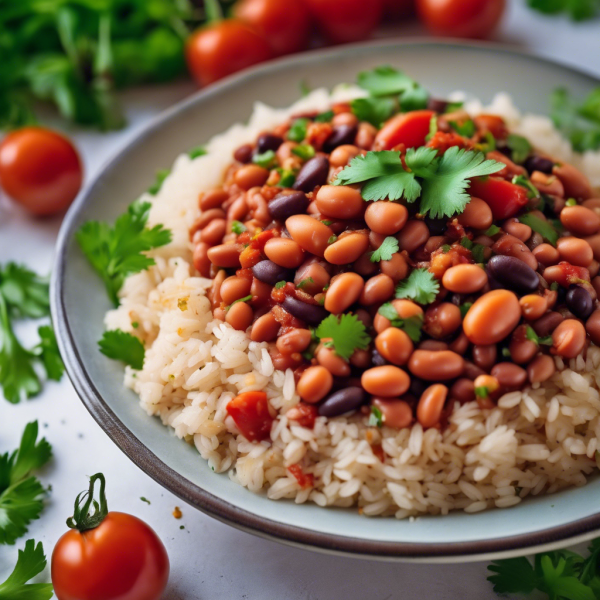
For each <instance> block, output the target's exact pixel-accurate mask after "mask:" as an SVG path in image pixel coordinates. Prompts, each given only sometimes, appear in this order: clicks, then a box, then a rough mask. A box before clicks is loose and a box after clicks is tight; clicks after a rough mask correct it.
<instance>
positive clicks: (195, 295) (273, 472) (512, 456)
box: [106, 87, 600, 518]
mask: <svg viewBox="0 0 600 600" xmlns="http://www.w3.org/2000/svg"><path fill="white" fill-rule="evenodd" d="M361 93H362V92H361V91H360V90H358V89H357V88H349V87H344V88H341V89H338V90H337V91H336V92H334V93H333V94H332V95H331V96H330V95H329V94H328V92H326V91H325V90H317V91H314V92H312V93H311V94H309V95H308V96H307V97H305V98H303V99H302V100H301V101H299V102H298V103H296V104H295V105H293V106H292V107H290V108H289V109H284V110H275V109H272V108H269V107H267V106H265V105H263V104H258V105H257V106H256V107H255V110H254V113H253V115H252V117H251V119H250V122H249V124H248V125H247V126H243V125H235V126H233V127H232V128H231V129H229V130H228V131H227V132H226V133H224V134H223V135H220V136H217V137H215V138H213V139H212V140H211V141H210V143H209V144H208V147H207V149H208V154H207V155H206V156H202V157H199V158H196V159H193V160H192V159H190V158H189V157H188V156H187V155H185V154H184V155H181V156H180V157H179V158H178V159H177V160H176V161H175V164H174V167H173V170H172V172H171V175H170V176H169V177H168V178H167V179H166V180H165V182H164V184H163V186H162V188H161V190H160V191H159V193H158V194H157V195H156V196H154V197H153V196H148V195H146V196H144V200H147V201H149V202H152V204H153V206H152V210H151V213H150V224H151V225H154V224H158V223H162V224H163V225H164V226H165V227H167V228H169V229H171V230H172V232H173V241H172V243H170V244H169V245H168V246H165V247H163V248H159V249H157V250H155V251H153V252H151V255H152V256H153V257H154V258H155V260H156V266H154V267H151V268H150V269H149V270H148V271H145V272H142V273H139V274H136V275H133V276H131V277H129V278H128V279H127V280H126V282H125V285H124V287H123V289H122V291H121V305H120V307H119V308H118V309H116V310H113V311H111V312H109V313H108V314H107V316H106V326H107V327H108V328H109V329H114V328H121V329H123V330H124V331H129V332H132V333H135V334H136V335H139V336H140V337H141V338H142V339H143V341H144V342H145V344H146V348H147V350H146V359H145V363H144V368H143V369H142V370H141V371H133V370H131V369H129V368H127V370H126V374H125V384H126V385H127V386H128V387H130V388H132V389H133V390H135V391H136V392H137V393H138V394H139V396H140V403H141V405H142V407H143V408H144V409H145V410H146V411H147V413H148V414H150V415H156V416H158V417H160V418H161V419H162V421H163V423H164V424H165V425H168V426H170V427H172V428H173V429H174V431H175V434H176V435H177V436H178V437H180V438H184V439H186V440H187V441H189V442H193V443H194V444H195V446H196V448H197V449H198V451H199V453H200V454H201V456H202V457H203V458H204V459H205V460H207V461H208V463H209V465H210V467H211V468H212V469H213V470H214V471H216V472H218V473H224V472H228V473H229V476H230V477H231V478H232V479H233V480H234V481H236V482H238V483H239V484H241V485H243V486H246V487H247V488H249V489H250V490H252V491H253V492H262V491H266V493H267V495H268V497H269V498H272V499H279V498H290V499H293V500H294V501H295V502H297V503H303V502H308V501H311V502H315V503H316V504H318V505H320V506H344V507H350V506H359V507H360V508H359V510H360V511H361V512H362V513H363V514H365V515H392V514H393V515H395V516H396V517H397V518H404V517H408V516H412V515H417V514H420V513H431V514H440V513H441V514H446V513H447V512H448V511H450V510H453V509H463V510H464V511H466V512H478V511H481V510H484V509H486V508H490V507H494V506H496V507H499V508H506V507H510V506H514V505H515V504H518V503H519V502H521V500H522V499H523V498H526V497H527V496H529V495H538V494H542V493H551V492H555V491H557V490H559V489H561V488H564V487H567V486H581V485H584V484H585V483H586V479H587V476H588V475H590V474H591V473H592V472H593V471H594V470H595V469H596V468H597V467H596V461H595V455H596V450H597V449H598V446H599V439H600V394H599V390H600V348H597V347H590V348H589V349H588V350H587V354H586V355H585V356H579V357H577V358H576V359H573V360H571V361H570V362H569V363H563V361H562V360H561V359H560V358H555V361H556V364H557V367H558V370H557V372H556V374H555V375H554V376H553V377H552V379H551V380H550V381H548V382H547V383H545V384H543V385H539V384H537V385H534V386H533V388H532V389H527V390H525V391H523V392H513V393H510V394H506V395H505V396H503V397H502V398H500V400H499V402H498V406H497V407H496V408H494V409H491V410H481V409H480V408H479V407H478V405H477V403H475V402H472V403H469V404H465V405H462V406H459V405H458V404H457V405H456V407H455V409H454V411H453V413H452V415H451V416H450V420H449V426H448V427H447V428H446V429H445V430H444V431H439V430H437V429H428V430H426V431H423V429H422V427H421V425H419V424H418V423H417V424H415V425H413V427H412V428H407V429H402V430H400V431H398V430H395V429H390V428H387V427H385V426H384V427H383V428H382V429H377V428H375V427H369V426H368V425H367V420H368V419H367V417H365V416H363V415H360V414H354V415H352V416H350V417H336V418H333V419H326V418H324V417H319V418H317V420H316V423H315V427H314V429H313V430H310V429H306V428H304V427H301V426H300V425H298V424H297V423H296V422H294V421H290V420H288V419H287V417H286V416H285V413H286V411H287V410H288V409H290V408H292V407H293V406H295V405H296V404H297V403H298V402H299V397H298V395H297V394H296V392H295V384H294V378H293V375H292V372H291V371H290V370H288V371H287V372H285V373H284V372H282V371H276V370H274V367H273V364H272V362H271V358H270V356H269V353H268V351H267V344H266V343H256V342H251V341H250V340H249V338H248V337H247V336H246V334H245V333H243V332H240V331H236V330H234V329H232V328H231V327H230V326H229V325H227V324H225V323H223V322H222V321H219V320H216V319H213V318H212V314H211V307H210V302H209V300H208V299H207V297H206V291H207V289H208V288H209V287H210V285H211V281H210V280H209V279H205V278H202V277H198V276H197V275H196V273H195V272H194V269H193V267H192V266H191V256H192V252H191V244H190V242H189V238H188V230H189V228H190V226H191V225H192V223H193V222H194V220H195V219H196V218H197V217H198V212H199V209H198V194H199V193H200V192H202V191H205V190H209V189H212V188H214V187H216V186H217V185H218V184H219V183H220V180H221V178H222V176H223V172H224V170H225V169H226V167H227V166H228V165H229V163H230V161H231V156H232V152H233V151H234V150H235V149H236V148H237V147H238V146H240V145H241V144H244V143H247V142H251V141H253V140H254V139H255V138H256V136H257V135H258V134H259V133H260V132H261V131H264V130H268V129H270V128H272V127H274V126H276V125H278V124H280V123H282V122H283V121H285V120H286V119H287V118H289V116H291V115H293V114H297V113H299V112H302V111H308V110H317V111H324V110H327V109H328V108H329V106H330V105H331V103H332V102H335V101H341V100H347V99H349V98H350V97H356V96H357V95H361ZM466 108H467V110H468V111H469V112H470V113H472V114H476V113H478V112H481V111H482V110H483V107H482V105H481V103H479V102H477V101H469V102H468V103H467V105H466ZM485 110H486V111H487V112H494V113H496V114H500V115H502V116H503V117H505V118H506V119H507V122H508V124H509V126H510V128H511V129H512V130H513V131H515V132H518V133H520V134H522V135H524V136H526V137H527V138H528V139H529V140H531V141H532V142H533V144H534V145H535V146H536V147H537V148H538V150H541V151H544V152H547V153H549V154H551V155H553V156H554V157H557V158H559V159H562V160H566V161H569V162H572V163H574V164H576V165H577V166H579V167H580V168H581V169H582V170H583V171H584V172H585V173H586V174H587V175H588V177H589V178H590V180H591V181H592V184H593V185H594V186H600V152H587V153H586V154H584V155H577V154H574V153H573V151H572V149H571V147H570V145H569V143H568V142H566V141H565V140H564V139H562V138H561V137H560V135H559V134H558V132H557V131H556V130H555V129H554V127H553V125H552V122H551V121H550V120H549V119H548V118H546V117H541V116H536V115H524V116H522V115H520V114H519V112H518V111H517V109H516V108H515V107H514V105H513V104H512V102H511V99H510V97H508V96H507V95H506V94H499V95H498V96H497V97H496V98H495V99H494V101H493V102H492V104H491V107H487V108H486V109H485ZM132 323H136V324H137V327H136V328H134V327H133V325H132ZM250 390H265V391H266V393H267V395H268V398H269V401H270V403H271V405H272V406H273V407H274V408H275V409H277V410H278V412H279V416H278V417H277V419H276V420H275V421H274V423H273V427H272V430H271V441H270V442H261V443H254V442H249V441H247V440H246V439H245V438H244V437H243V436H241V435H240V434H239V432H238V430H237V429H236V426H235V423H234V422H233V420H232V419H231V417H229V416H228V415H227V412H226V405H227V403H228V402H229V401H230V400H231V399H232V398H233V397H234V396H236V395H237V394H239V393H240V392H244V391H250ZM378 446H380V447H381V448H382V449H383V451H384V452H385V461H384V462H381V460H380V459H379V458H378V456H377V455H376V454H375V453H374V451H373V447H378ZM378 454H379V453H378ZM295 464H300V465H301V467H302V469H303V471H304V472H305V473H311V474H312V475H313V476H314V487H311V488H309V489H302V488H301V487H300V485H299V484H298V482H297V480H296V478H295V477H294V476H293V475H292V474H291V473H290V471H288V469H287V468H288V467H289V466H291V465H295Z"/></svg>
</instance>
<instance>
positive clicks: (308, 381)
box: [296, 365, 333, 404]
mask: <svg viewBox="0 0 600 600" xmlns="http://www.w3.org/2000/svg"><path fill="white" fill-rule="evenodd" d="M332 386H333V377H332V375H331V373H330V372H329V371H328V370H327V369H326V368H325V367H322V366H321V365H317V366H314V367H309V368H308V369H306V371H304V372H303V373H302V375H301V376H300V379H299V380H298V384H297V385H296V391H297V392H298V395H299V396H300V398H302V400H304V402H308V403H309V404H316V403H317V402H319V400H322V399H323V398H325V396H327V394H329V392H330V391H331V388H332Z"/></svg>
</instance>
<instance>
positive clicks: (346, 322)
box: [315, 314, 371, 360]
mask: <svg viewBox="0 0 600 600" xmlns="http://www.w3.org/2000/svg"><path fill="white" fill-rule="evenodd" d="M315 334H316V336H317V337H318V338H319V339H321V340H323V339H327V338H330V339H331V341H330V342H325V346H326V347H332V348H333V349H334V351H335V353H336V354H337V355H338V356H340V357H341V358H343V359H345V360H348V359H349V358H350V357H351V356H352V354H353V353H354V351H355V350H357V349H361V350H366V349H367V348H368V346H369V342H370V341H371V338H370V337H369V336H368V335H367V333H366V328H365V326H364V324H363V322H362V321H361V320H360V319H359V318H358V317H357V316H356V315H352V314H343V315H341V316H340V318H339V319H338V317H337V316H336V315H329V316H328V317H326V318H325V319H323V320H322V321H321V323H320V324H319V326H318V327H317V329H316V331H315Z"/></svg>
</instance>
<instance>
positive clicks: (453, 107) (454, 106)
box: [444, 101, 465, 114]
mask: <svg viewBox="0 0 600 600" xmlns="http://www.w3.org/2000/svg"><path fill="white" fill-rule="evenodd" d="M464 105H465V103H464V102H462V101H456V102H448V104H447V105H446V110H445V111H444V112H445V113H446V114H449V113H453V112H455V111H457V110H460V109H461V108H462V107H463V106H464Z"/></svg>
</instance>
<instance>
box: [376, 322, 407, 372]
mask: <svg viewBox="0 0 600 600" xmlns="http://www.w3.org/2000/svg"><path fill="white" fill-rule="evenodd" d="M375 348H377V351H378V352H379V354H381V356H383V358H385V359H386V360H387V361H389V362H391V363H392V364H394V365H405V364H406V363H407V362H408V359H409V357H410V355H411V354H412V351H413V343H412V341H411V339H410V338H409V337H408V335H407V334H406V333H405V332H404V331H402V329H397V328H396V327H388V328H387V329H385V330H384V331H382V332H381V333H380V334H379V335H378V336H377V337H376V338H375Z"/></svg>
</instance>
